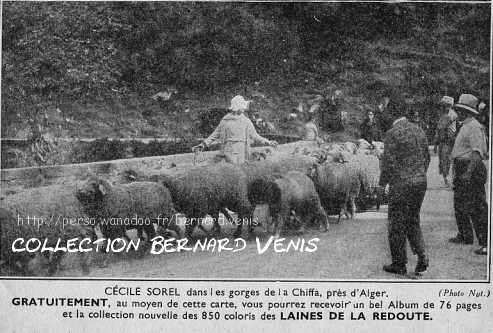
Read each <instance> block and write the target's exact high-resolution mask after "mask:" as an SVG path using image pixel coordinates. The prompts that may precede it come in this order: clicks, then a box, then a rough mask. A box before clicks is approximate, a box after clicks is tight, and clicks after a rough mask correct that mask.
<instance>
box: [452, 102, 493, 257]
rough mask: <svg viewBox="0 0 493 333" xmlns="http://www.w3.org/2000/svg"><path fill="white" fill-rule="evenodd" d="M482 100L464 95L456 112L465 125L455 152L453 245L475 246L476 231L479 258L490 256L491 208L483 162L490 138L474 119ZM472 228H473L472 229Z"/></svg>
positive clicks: (453, 150) (453, 154)
mask: <svg viewBox="0 0 493 333" xmlns="http://www.w3.org/2000/svg"><path fill="white" fill-rule="evenodd" d="M478 102H479V100H478V99H477V98H476V97H475V96H473V95H470V94H462V95H461V96H460V98H459V101H458V103H457V104H455V105H454V110H455V111H456V112H457V115H458V121H461V122H462V126H461V128H460V131H459V133H458V134H457V138H456V139H455V143H454V147H453V149H452V159H453V170H454V209H455V219H456V222H457V228H458V231H459V232H458V234H457V236H455V237H454V238H451V239H450V241H451V242H453V243H464V244H472V243H473V240H474V239H473V228H474V231H475V233H476V237H477V239H478V243H479V246H480V247H479V249H477V250H476V251H475V252H476V253H477V254H481V255H486V254H487V252H488V251H487V248H486V245H487V241H488V205H487V203H486V191H485V186H484V185H485V183H486V178H487V171H486V167H485V165H484V163H483V161H482V160H483V159H484V158H485V157H486V154H487V148H486V137H485V134H484V130H483V127H482V125H481V124H480V123H479V122H478V121H477V120H476V119H475V118H474V116H477V115H479V112H478ZM471 224H472V226H471Z"/></svg>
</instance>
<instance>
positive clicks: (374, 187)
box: [353, 153, 383, 210]
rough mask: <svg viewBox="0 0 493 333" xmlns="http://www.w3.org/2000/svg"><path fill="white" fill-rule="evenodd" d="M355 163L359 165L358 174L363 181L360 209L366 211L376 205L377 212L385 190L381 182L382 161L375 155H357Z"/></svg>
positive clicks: (354, 158)
mask: <svg viewBox="0 0 493 333" xmlns="http://www.w3.org/2000/svg"><path fill="white" fill-rule="evenodd" d="M353 161H354V162H356V163H357V165H358V174H359V178H360V181H361V190H360V194H359V196H358V207H359V209H360V210H365V209H366V208H367V207H368V205H369V204H371V203H374V204H375V205H376V207H377V210H379V209H380V204H381V203H382V200H383V189H382V187H381V186H380V185H379V182H380V160H379V159H378V157H377V156H375V155H365V154H361V153H360V154H356V155H354V156H353Z"/></svg>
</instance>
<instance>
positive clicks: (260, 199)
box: [248, 171, 328, 238]
mask: <svg viewBox="0 0 493 333" xmlns="http://www.w3.org/2000/svg"><path fill="white" fill-rule="evenodd" d="M248 198H249V200H250V202H251V203H252V204H254V205H257V204H268V205H269V210H270V216H271V217H272V220H273V221H274V230H275V237H276V238H278V237H279V235H280V232H281V230H282V228H283V226H284V223H285V222H286V221H287V219H288V217H289V215H290V214H291V213H292V212H293V213H294V215H295V216H301V221H300V222H301V228H300V232H303V230H304V228H305V226H306V224H307V223H308V222H312V221H313V220H316V221H317V222H318V223H319V225H320V227H323V228H324V230H325V231H327V230H328V218H327V214H326V213H325V210H324V209H323V208H322V206H321V204H320V198H319V196H318V194H317V191H316V189H315V185H314V184H313V181H312V180H311V179H310V178H309V177H308V176H307V175H306V174H305V173H302V172H299V171H290V172H288V173H286V174H284V175H283V176H281V175H273V176H272V177H271V178H270V179H269V180H267V179H265V178H264V179H257V180H255V181H253V183H252V184H251V185H250V186H249V189H248Z"/></svg>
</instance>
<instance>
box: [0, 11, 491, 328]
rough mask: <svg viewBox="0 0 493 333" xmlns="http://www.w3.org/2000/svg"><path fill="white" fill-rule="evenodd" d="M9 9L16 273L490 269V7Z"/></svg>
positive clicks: (0, 212)
mask: <svg viewBox="0 0 493 333" xmlns="http://www.w3.org/2000/svg"><path fill="white" fill-rule="evenodd" d="M1 6H2V8H1V15H2V19H1V21H2V33H1V34H2V47H1V52H2V54H1V63H2V70H1V177H0V180H1V191H0V194H1V203H0V251H1V252H0V276H1V277H2V278H7V279H14V280H15V279H25V278H36V279H45V278H47V279H51V278H54V279H60V280H64V279H67V280H68V279H71V278H77V279H88V280H91V279H141V280H146V279H149V280H153V279H155V280H167V279H175V280H217V281H224V280H231V281H234V280H252V281H258V280H261V281H353V282H355V281H356V282H364V281H377V282H378V281H380V282H396V281H397V282H427V281H428V282H430V281H444V282H458V281H459V282H464V281H472V282H488V281H489V279H490V276H489V275H490V256H491V252H490V251H491V233H490V232H491V224H490V197H491V194H490V190H491V186H490V167H491V163H490V154H491V153H490V147H491V146H490V112H491V99H490V98H491V86H490V82H491V80H490V76H491V3H489V2H481V1H478V2H466V1H464V2H457V1H455V2H431V1H430V2H401V1H398V2H343V1H340V2H185V1H177V2H161V1H142V2H139V1H136V2H134V1H132V2H127V1H125V2H120V1H89V2H85V1H49V2H44V1H2V3H1ZM461 332H462V331H461ZM463 332H466V331H463ZM471 332H472V331H471Z"/></svg>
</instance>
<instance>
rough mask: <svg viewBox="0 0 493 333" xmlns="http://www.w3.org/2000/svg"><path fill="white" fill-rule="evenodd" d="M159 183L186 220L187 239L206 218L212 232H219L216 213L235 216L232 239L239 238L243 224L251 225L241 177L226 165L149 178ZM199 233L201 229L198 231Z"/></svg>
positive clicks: (238, 169) (249, 211) (251, 214)
mask: <svg viewBox="0 0 493 333" xmlns="http://www.w3.org/2000/svg"><path fill="white" fill-rule="evenodd" d="M152 179H153V180H154V181H157V180H159V181H161V182H162V183H163V184H164V186H166V187H167V188H168V189H169V190H170V192H171V197H172V198H173V203H174V205H175V209H176V210H177V211H179V212H181V213H183V214H185V216H186V217H187V218H188V221H190V223H188V222H187V224H186V234H187V236H188V237H191V235H192V232H193V230H194V229H195V227H197V226H198V225H199V226H201V225H200V224H199V221H198V220H199V219H202V218H204V217H205V216H206V215H210V216H212V217H213V218H214V221H215V223H214V228H215V232H216V233H219V232H220V226H219V222H218V219H219V213H220V212H222V213H226V214H225V215H226V216H227V217H228V215H229V214H227V211H226V209H229V210H231V211H233V212H236V213H237V214H238V228H237V230H236V232H235V236H236V237H237V236H239V235H240V234H241V226H242V224H243V223H244V222H245V221H248V222H247V223H250V224H251V223H252V220H251V217H252V216H253V207H252V205H251V204H250V202H249V201H248V196H247V194H248V192H247V191H248V187H247V178H246V175H245V173H244V172H243V171H242V170H241V168H240V167H238V166H236V165H233V164H230V163H225V162H221V163H217V164H210V165H205V166H198V167H193V168H191V169H187V170H183V171H182V172H180V173H177V174H175V175H170V174H160V175H155V176H154V177H152ZM202 229H203V227H202Z"/></svg>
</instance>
